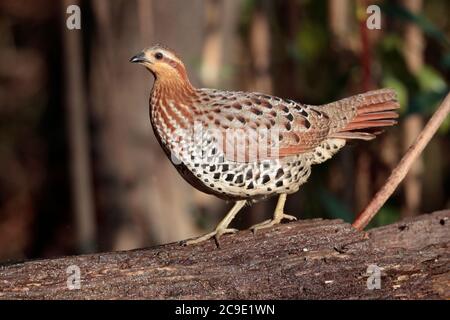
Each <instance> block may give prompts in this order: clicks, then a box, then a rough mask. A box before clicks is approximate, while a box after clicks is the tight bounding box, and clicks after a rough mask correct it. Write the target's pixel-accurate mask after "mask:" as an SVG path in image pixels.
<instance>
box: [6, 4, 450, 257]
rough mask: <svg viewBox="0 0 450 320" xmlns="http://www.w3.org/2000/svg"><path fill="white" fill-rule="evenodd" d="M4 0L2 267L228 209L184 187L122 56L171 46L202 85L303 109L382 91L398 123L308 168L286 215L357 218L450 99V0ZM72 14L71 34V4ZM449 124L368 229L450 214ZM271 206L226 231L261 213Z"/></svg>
mask: <svg viewBox="0 0 450 320" xmlns="http://www.w3.org/2000/svg"><path fill="white" fill-rule="evenodd" d="M373 3H376V4H378V5H380V7H381V9H382V25H381V26H382V28H381V30H369V29H367V27H366V18H367V15H366V8H367V6H368V5H369V2H366V1H363V0H361V1H356V0H355V1H354V0H333V1H324V0H321V1H318V0H314V1H312V0H309V1H308V0H285V1H251V0H244V1H238V0H226V1H223V0H222V1H220V0H205V1H200V0H191V1H183V0H179V1H176V0H170V1H167V0H165V1H157V0H135V1H133V0H111V1H105V0H103V1H102V0H96V1H79V2H77V1H62V0H61V1H53V0H34V1H30V0H1V1H0V170H1V171H0V261H8V260H10V261H12V260H18V259H28V258H42V257H54V256H61V255H67V254H75V253H84V252H94V251H110V250H119V249H132V248H137V247H143V246H149V245H154V244H158V243H165V242H169V241H176V240H181V239H184V238H187V237H192V236H195V235H199V234H201V233H202V232H205V231H207V230H209V229H211V228H213V227H214V225H215V224H216V223H217V221H218V220H220V219H221V218H222V217H223V215H224V214H225V213H226V211H227V210H228V207H229V206H230V205H231V204H226V203H224V202H223V201H220V200H218V199H215V198H213V197H211V196H207V195H204V194H201V193H200V192H198V191H196V190H194V189H193V188H192V187H190V186H189V185H188V184H186V183H185V182H184V181H183V180H182V178H181V177H179V176H178V174H177V173H176V171H175V169H173V168H172V165H171V164H170V162H169V160H167V159H166V158H165V155H164V154H163V152H162V150H161V149H160V147H159V145H158V144H157V142H156V140H155V137H154V135H153V132H152V129H151V127H150V123H149V120H148V97H149V94H150V89H151V86H152V81H153V79H152V77H151V75H150V73H148V72H146V71H145V70H144V68H142V67H138V66H136V65H132V64H130V63H129V62H128V60H129V58H130V57H131V56H132V55H134V54H135V53H137V52H139V51H140V50H141V49H142V48H144V47H147V46H149V45H152V44H155V43H161V44H163V45H166V46H168V47H170V48H173V49H174V50H175V51H176V52H177V53H178V54H179V56H181V57H182V58H183V60H184V62H185V64H186V66H187V68H188V72H189V75H190V78H191V81H192V83H193V84H194V85H196V86H205V87H217V88H221V89H228V90H246V91H261V92H265V93H271V94H275V95H278V96H281V97H285V98H291V99H294V100H298V101H300V102H304V103H308V104H321V103H327V102H330V101H333V100H336V99H339V98H342V97H345V96H348V95H352V94H355V93H359V92H362V91H365V90H370V89H375V88H380V87H385V86H388V87H392V88H394V89H396V90H397V92H398V94H399V99H400V102H401V110H400V112H401V117H400V119H399V122H400V123H399V125H398V126H396V127H394V128H390V129H388V130H387V131H386V132H385V133H384V134H383V135H381V136H379V137H378V138H377V139H376V140H375V141H371V142H361V143H353V144H351V145H349V146H347V147H346V148H345V149H344V150H343V151H341V152H340V153H339V154H338V155H337V156H335V157H334V158H333V160H331V161H328V162H326V163H324V164H322V165H319V166H315V167H314V169H313V174H312V176H311V177H310V180H309V182H308V183H307V184H305V185H304V186H302V187H301V189H300V192H298V193H297V194H296V195H293V196H290V197H289V198H288V203H287V208H286V212H287V213H290V214H294V215H296V216H298V217H300V218H302V219H305V218H311V217H322V218H341V219H344V220H346V221H352V220H353V219H354V217H355V214H356V213H357V212H359V211H360V210H361V209H362V208H364V206H365V205H366V204H367V203H368V202H369V200H370V199H371V197H372V196H373V194H374V193H375V192H376V191H377V190H378V189H379V187H380V186H381V185H382V184H383V182H384V181H385V179H386V178H387V176H388V175H389V173H390V171H391V170H392V168H393V167H394V166H395V165H396V164H397V163H398V161H399V159H400V157H401V156H402V154H403V153H404V151H405V150H406V149H407V147H408V146H409V145H410V143H411V142H412V141H413V140H414V138H415V137H416V136H417V135H418V133H419V132H420V131H421V129H422V128H423V126H424V124H425V123H426V121H427V119H428V118H429V117H430V115H431V114H432V113H433V111H434V109H435V108H436V106H437V104H438V103H439V101H440V100H441V99H442V98H443V97H444V95H445V94H446V93H447V92H448V81H449V78H450V46H449V41H448V37H449V35H450V23H449V18H448V17H449V12H450V2H448V1H444V0H442V1H438V0H429V1H419V0H405V1H374V2H370V4H373ZM70 4H78V5H79V6H80V8H81V19H82V21H81V30H72V31H70V30H68V29H67V28H66V19H67V17H68V14H66V8H67V6H68V5H70ZM449 130H450V120H449V119H448V118H447V119H446V121H445V123H444V125H443V126H442V127H441V129H440V130H439V132H438V134H437V135H436V136H435V137H434V139H433V140H432V142H431V143H430V144H429V145H428V146H427V148H426V150H425V152H424V153H423V156H422V157H421V158H420V160H419V161H417V163H416V165H415V166H414V168H413V169H412V170H411V172H410V174H409V175H408V177H407V178H406V180H405V181H404V183H403V184H402V185H401V187H400V188H398V190H397V191H396V193H395V194H394V195H393V196H392V197H391V199H390V200H389V201H388V202H387V203H386V205H385V206H384V207H383V208H382V210H381V211H380V212H379V214H378V215H377V216H376V218H375V219H374V221H373V222H372V224H371V226H377V225H383V224H387V223H391V222H393V221H396V220H398V219H400V218H401V217H406V216H414V215H417V214H420V213H427V212H432V211H434V210H439V209H443V208H448V207H449V206H450V192H449V190H450V168H449V164H450V161H449V160H450V159H449V158H450V148H449V147H450V134H449ZM274 205H275V203H274V200H271V201H265V202H261V203H258V204H256V205H254V206H253V207H251V208H247V209H246V210H245V212H243V213H242V214H240V215H238V217H237V219H236V221H235V224H236V225H237V226H238V227H239V228H245V227H248V226H249V225H251V224H254V223H257V222H260V221H262V220H263V219H265V218H266V217H268V216H270V215H271V212H272V211H273V209H274Z"/></svg>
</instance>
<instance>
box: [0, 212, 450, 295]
mask: <svg viewBox="0 0 450 320" xmlns="http://www.w3.org/2000/svg"><path fill="white" fill-rule="evenodd" d="M449 228H450V210H445V211H439V212H435V213H433V214H425V215H422V216H419V217H416V218H414V219H410V220H404V221H401V222H399V223H395V224H392V225H389V226H384V227H380V228H376V229H372V230H370V231H368V232H359V231H357V230H355V229H354V228H353V227H352V226H351V225H349V224H347V223H344V222H342V221H341V220H321V219H314V220H301V221H297V222H292V223H287V224H282V225H279V226H277V227H274V228H271V229H268V230H261V231H259V232H258V233H257V234H256V235H253V234H252V233H251V232H250V231H242V232H239V233H237V234H234V235H225V236H223V237H222V238H221V246H220V248H217V247H216V245H215V244H214V241H208V242H206V243H203V244H200V245H196V246H188V247H183V246H180V245H179V244H177V243H173V244H167V245H162V246H157V247H153V248H148V249H139V250H132V251H123V252H110V253H99V254H89V255H80V256H71V257H63V258H57V259H48V260H37V261H27V262H23V263H17V264H11V265H3V266H0V299H380V298H386V299H449V298H450V251H449V243H450V232H449ZM78 276H79V279H80V281H79V282H77V279H78V278H77V277H78ZM78 284H79V286H78Z"/></svg>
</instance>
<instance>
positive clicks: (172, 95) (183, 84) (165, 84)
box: [150, 77, 197, 136]
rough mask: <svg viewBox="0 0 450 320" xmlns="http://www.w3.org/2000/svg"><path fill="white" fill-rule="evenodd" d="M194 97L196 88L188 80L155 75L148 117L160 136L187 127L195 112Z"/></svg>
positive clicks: (191, 121) (190, 123) (195, 96)
mask: <svg viewBox="0 0 450 320" xmlns="http://www.w3.org/2000/svg"><path fill="white" fill-rule="evenodd" d="M196 98H197V93H196V89H195V88H194V87H193V86H192V85H191V84H190V82H189V80H187V79H182V78H172V79H165V78H159V77H156V79H155V83H154V85H153V90H152V95H151V97H150V118H151V121H152V125H153V126H154V128H155V129H157V131H158V133H159V134H160V135H161V136H162V135H164V134H170V133H171V132H173V131H175V130H177V129H189V128H190V127H191V126H192V123H193V121H194V115H195V114H196V112H197V109H196V106H195V100H196ZM163 131H164V132H163Z"/></svg>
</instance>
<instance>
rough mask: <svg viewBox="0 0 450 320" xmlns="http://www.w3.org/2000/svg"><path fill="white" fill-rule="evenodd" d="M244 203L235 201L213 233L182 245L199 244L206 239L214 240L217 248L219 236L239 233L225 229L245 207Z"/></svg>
mask: <svg viewBox="0 0 450 320" xmlns="http://www.w3.org/2000/svg"><path fill="white" fill-rule="evenodd" d="M245 202H246V201H245V200H240V201H236V203H235V204H234V206H233V208H231V210H230V211H229V212H228V213H227V215H226V216H225V218H223V220H222V221H220V223H219V224H218V225H217V227H216V229H215V230H214V231H213V232H210V233H207V234H205V235H203V236H201V237H199V238H196V239H192V240H187V241H186V242H184V243H183V244H184V245H191V244H196V243H200V242H203V241H206V240H208V239H211V238H214V239H215V240H216V244H217V246H219V238H220V236H221V235H223V234H225V233H235V232H237V231H239V230H237V229H229V228H227V227H228V225H229V224H230V223H231V221H232V220H233V219H234V217H235V216H236V214H237V213H238V212H239V211H240V210H241V209H242V207H243V206H244V205H245Z"/></svg>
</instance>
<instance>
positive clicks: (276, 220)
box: [250, 213, 297, 234]
mask: <svg viewBox="0 0 450 320" xmlns="http://www.w3.org/2000/svg"><path fill="white" fill-rule="evenodd" d="M283 219H286V220H289V221H295V220H297V218H296V217H294V216H291V215H289V214H284V213H283V214H282V215H280V216H278V217H276V218H274V219H269V220H266V221H263V222H261V223H258V224H255V225H254V226H252V227H250V230H252V231H253V234H256V231H258V230H261V229H266V228H270V227H272V226H274V225H277V224H279V223H280V222H281V221H282V220H283Z"/></svg>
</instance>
